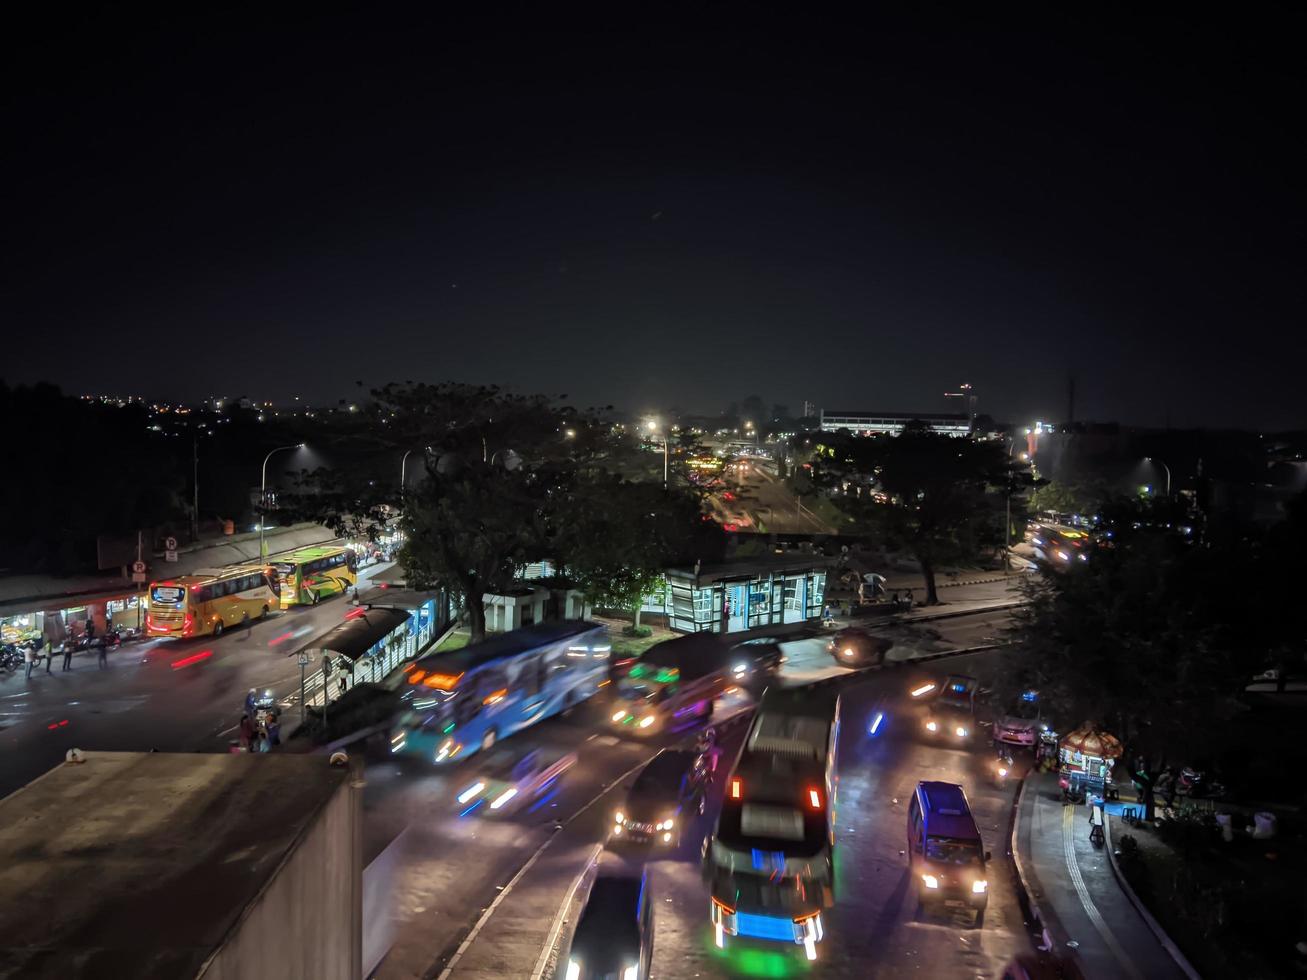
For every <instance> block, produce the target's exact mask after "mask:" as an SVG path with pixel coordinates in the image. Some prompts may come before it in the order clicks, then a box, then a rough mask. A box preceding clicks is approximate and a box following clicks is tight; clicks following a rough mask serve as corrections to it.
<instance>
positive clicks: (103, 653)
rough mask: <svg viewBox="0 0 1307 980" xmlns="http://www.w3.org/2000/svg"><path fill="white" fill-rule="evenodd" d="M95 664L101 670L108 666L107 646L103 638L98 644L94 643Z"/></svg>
mask: <svg viewBox="0 0 1307 980" xmlns="http://www.w3.org/2000/svg"><path fill="white" fill-rule="evenodd" d="M95 662H96V663H97V664H99V666H100V669H101V670H104V669H105V668H106V667H108V666H109V644H108V643H107V642H106V641H105V638H104V637H100V639H99V642H98V643H96V646H95Z"/></svg>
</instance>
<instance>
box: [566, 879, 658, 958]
mask: <svg viewBox="0 0 1307 980" xmlns="http://www.w3.org/2000/svg"><path fill="white" fill-rule="evenodd" d="M653 938H654V930H653V903H652V901H651V899H650V896H649V876H648V872H647V871H645V870H644V869H643V868H641V869H640V870H639V871H627V870H625V869H606V870H605V869H601V870H600V871H599V873H598V874H597V875H596V876H595V880H594V884H593V885H592V886H591V887H590V894H589V895H588V896H587V898H586V903H585V908H584V910H583V911H582V912H581V917H580V918H579V919H578V920H577V924H576V932H575V933H573V934H572V942H571V945H570V947H569V948H568V951H567V959H566V962H567V970H566V972H565V974H564V976H565V977H566V980H601V978H602V980H608V978H610V977H615V978H618V980H647V978H648V976H649V967H650V964H651V963H652V961H653Z"/></svg>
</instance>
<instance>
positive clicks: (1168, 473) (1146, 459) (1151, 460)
mask: <svg viewBox="0 0 1307 980" xmlns="http://www.w3.org/2000/svg"><path fill="white" fill-rule="evenodd" d="M1144 462H1145V463H1156V464H1157V465H1158V466H1160V467H1161V468H1162V469H1164V470H1166V499H1167V500H1170V499H1171V467H1169V466H1167V465H1166V464H1165V463H1163V462H1162V461H1161V460H1160V459H1154V458H1153V457H1152V456H1145V457H1144Z"/></svg>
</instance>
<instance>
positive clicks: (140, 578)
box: [132, 572, 145, 585]
mask: <svg viewBox="0 0 1307 980" xmlns="http://www.w3.org/2000/svg"><path fill="white" fill-rule="evenodd" d="M132 581H133V582H135V583H136V584H137V585H144V584H145V573H144V572H132Z"/></svg>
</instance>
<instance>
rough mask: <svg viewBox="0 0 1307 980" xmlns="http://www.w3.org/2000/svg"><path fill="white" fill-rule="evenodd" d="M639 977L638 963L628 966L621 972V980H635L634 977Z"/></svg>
mask: <svg viewBox="0 0 1307 980" xmlns="http://www.w3.org/2000/svg"><path fill="white" fill-rule="evenodd" d="M639 975H640V965H639V964H638V963H632V964H631V965H630V966H628V967H627V968H626V969H625V970H623V971H622V980H636V977H638V976H639Z"/></svg>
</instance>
